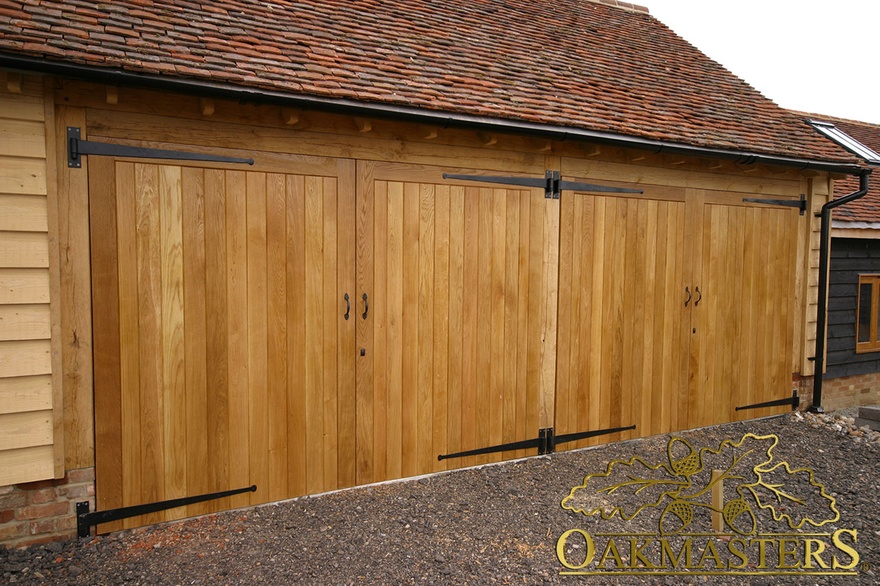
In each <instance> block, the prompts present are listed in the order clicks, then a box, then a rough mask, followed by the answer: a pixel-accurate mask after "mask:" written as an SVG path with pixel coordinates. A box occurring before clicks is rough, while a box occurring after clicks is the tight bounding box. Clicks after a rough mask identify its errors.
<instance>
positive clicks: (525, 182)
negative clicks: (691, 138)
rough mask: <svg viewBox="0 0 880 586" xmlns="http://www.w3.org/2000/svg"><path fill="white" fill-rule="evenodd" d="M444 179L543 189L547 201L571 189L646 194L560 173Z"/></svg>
mask: <svg viewBox="0 0 880 586" xmlns="http://www.w3.org/2000/svg"><path fill="white" fill-rule="evenodd" d="M443 178H444V179H461V180H464V181H479V182H480V183H497V184H500V185H514V186H517V187H539V188H540V187H543V188H544V197H545V198H546V199H559V197H560V195H561V194H562V190H563V189H569V190H572V191H589V192H594V193H644V191H642V190H641V189H628V188H625V187H609V186H607V185H594V184H592V183H578V182H576V181H565V180H563V179H562V173H560V172H559V171H547V172H545V173H544V178H543V179H537V178H535V177H513V176H509V177H508V176H498V175H458V174H455V173H444V174H443Z"/></svg>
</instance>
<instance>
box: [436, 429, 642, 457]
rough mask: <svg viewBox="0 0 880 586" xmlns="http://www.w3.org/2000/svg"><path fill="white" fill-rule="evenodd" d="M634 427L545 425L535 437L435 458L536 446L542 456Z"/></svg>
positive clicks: (524, 448) (494, 452)
mask: <svg viewBox="0 0 880 586" xmlns="http://www.w3.org/2000/svg"><path fill="white" fill-rule="evenodd" d="M635 428H636V426H635V425H630V426H627V427H612V428H610V429H596V430H591V431H582V432H578V433H565V434H562V435H555V434H554V432H553V428H552V427H545V428H543V429H539V430H538V437H536V438H532V439H527V440H522V441H518V442H510V443H507V444H499V445H497V446H489V447H486V448H477V449H475V450H466V451H464V452H455V453H454V454H440V455H439V456H437V459H438V460H447V459H449V458H464V457H465V456H481V455H483V454H496V453H498V452H507V451H510V450H527V449H529V448H538V455H539V456H544V455H546V454H552V453H554V452H555V451H556V446H558V445H559V444H564V443H567V442H574V441H577V440H582V439H587V438H590V437H597V436H600V435H607V434H609V433H617V432H619V431H629V430H631V429H635Z"/></svg>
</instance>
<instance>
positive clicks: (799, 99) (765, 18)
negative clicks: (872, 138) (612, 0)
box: [630, 0, 880, 124]
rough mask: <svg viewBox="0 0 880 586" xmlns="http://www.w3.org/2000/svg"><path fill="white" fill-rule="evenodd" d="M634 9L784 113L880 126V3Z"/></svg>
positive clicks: (694, 0)
mask: <svg viewBox="0 0 880 586" xmlns="http://www.w3.org/2000/svg"><path fill="white" fill-rule="evenodd" d="M630 1H631V2H633V3H634V4H639V5H642V6H647V7H648V9H649V10H650V11H651V14H652V15H654V17H656V18H657V19H658V20H660V21H661V22H663V23H664V24H666V26H668V27H669V28H671V29H672V30H674V31H675V32H676V33H678V35H679V36H681V37H683V38H684V39H686V40H687V41H688V42H690V43H691V44H692V45H695V46H696V47H697V48H699V49H700V50H701V51H703V53H705V54H706V55H708V56H709V57H711V58H712V59H714V60H715V61H718V62H719V63H721V64H722V65H724V66H725V67H726V68H727V69H729V70H730V71H732V72H733V73H735V74H736V75H738V76H739V77H740V78H742V79H744V80H745V81H746V82H748V83H749V84H750V85H751V86H752V87H754V88H756V89H757V90H758V91H760V92H761V93H762V94H764V95H765V96H767V97H768V98H770V99H771V100H773V101H774V102H776V103H777V104H779V105H780V106H782V107H783V108H788V109H791V110H802V111H806V112H811V113H817V114H828V115H831V116H838V117H840V118H849V119H854V120H861V121H864V122H872V123H875V124H880V64H878V57H880V0H814V1H811V0H736V1H731V0H630ZM869 68H873V71H871V70H870V69H869Z"/></svg>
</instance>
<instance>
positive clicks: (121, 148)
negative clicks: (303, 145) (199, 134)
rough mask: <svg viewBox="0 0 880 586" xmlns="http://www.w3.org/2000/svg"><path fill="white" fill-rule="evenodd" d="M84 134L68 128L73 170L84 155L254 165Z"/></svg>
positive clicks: (225, 158)
mask: <svg viewBox="0 0 880 586" xmlns="http://www.w3.org/2000/svg"><path fill="white" fill-rule="evenodd" d="M81 136H82V133H81V131H80V129H79V128H78V127H76V126H68V127H67V166H68V167H70V168H73V169H79V168H80V167H82V156H83V155H103V156H107V157H132V158H137V159H168V160H173V161H206V162H209V163H243V164H247V165H253V164H254V160H253V159H245V158H241V157H224V156H222V155H213V154H208V153H190V152H186V151H170V150H165V149H154V148H148V147H135V146H128V145H124V144H113V143H110V142H94V141H90V140H82V139H81V138H80V137H81Z"/></svg>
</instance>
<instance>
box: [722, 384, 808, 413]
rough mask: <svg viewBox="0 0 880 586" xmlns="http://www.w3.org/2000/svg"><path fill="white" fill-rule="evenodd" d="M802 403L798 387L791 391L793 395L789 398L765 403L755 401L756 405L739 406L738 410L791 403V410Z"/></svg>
mask: <svg viewBox="0 0 880 586" xmlns="http://www.w3.org/2000/svg"><path fill="white" fill-rule="evenodd" d="M800 404H801V399H800V397H799V396H798V392H797V389H795V390H793V391H792V392H791V397H789V398H787V399H776V400H775V401H765V402H763V403H755V404H754V405H744V406H742V407H737V408H736V409H735V410H736V411H744V410H746V409H760V408H762V407H781V406H783V405H791V410H792V411H794V410H795V409H797V408H798V406H799V405H800Z"/></svg>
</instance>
